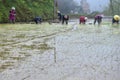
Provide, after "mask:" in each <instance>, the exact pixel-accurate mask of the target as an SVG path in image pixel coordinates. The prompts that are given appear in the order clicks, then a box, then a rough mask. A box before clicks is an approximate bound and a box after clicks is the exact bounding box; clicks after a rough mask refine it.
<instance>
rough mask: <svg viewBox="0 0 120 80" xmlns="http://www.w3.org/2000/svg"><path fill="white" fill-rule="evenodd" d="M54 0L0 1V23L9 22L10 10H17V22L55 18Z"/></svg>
mask: <svg viewBox="0 0 120 80" xmlns="http://www.w3.org/2000/svg"><path fill="white" fill-rule="evenodd" d="M53 4H54V1H53V0H0V22H8V21H9V20H8V18H9V10H10V9H11V7H12V6H14V7H15V8H16V21H20V22H27V21H31V20H33V18H34V17H35V16H41V17H42V18H43V19H51V18H53Z"/></svg>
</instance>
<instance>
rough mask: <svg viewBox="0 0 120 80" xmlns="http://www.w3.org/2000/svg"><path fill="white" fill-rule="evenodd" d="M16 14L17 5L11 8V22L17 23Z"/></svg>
mask: <svg viewBox="0 0 120 80" xmlns="http://www.w3.org/2000/svg"><path fill="white" fill-rule="evenodd" d="M15 16H16V11H15V7H12V8H11V10H10V11H9V20H10V22H11V23H15Z"/></svg>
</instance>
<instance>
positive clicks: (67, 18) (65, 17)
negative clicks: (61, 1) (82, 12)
mask: <svg viewBox="0 0 120 80" xmlns="http://www.w3.org/2000/svg"><path fill="white" fill-rule="evenodd" d="M68 20H69V16H68V15H63V16H62V24H64V22H65V23H66V24H68Z"/></svg>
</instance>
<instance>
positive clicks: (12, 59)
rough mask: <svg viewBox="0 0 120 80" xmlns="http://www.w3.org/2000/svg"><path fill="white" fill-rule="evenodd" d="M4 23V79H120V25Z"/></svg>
mask: <svg viewBox="0 0 120 80" xmlns="http://www.w3.org/2000/svg"><path fill="white" fill-rule="evenodd" d="M3 26H5V27H4V28H3V27H2V29H1V34H0V35H1V38H0V43H1V44H0V80H119V79H120V54H119V53H120V43H119V42H120V29H119V26H118V27H115V26H114V27H112V26H111V25H110V24H106V23H104V24H103V25H101V26H97V25H95V26H94V25H89V24H86V25H79V24H78V23H75V22H74V21H72V22H70V24H69V25H61V24H57V25H56V24H52V25H49V24H47V23H44V24H42V25H34V24H32V25H24V26H27V27H25V28H24V27H20V26H21V25H18V27H16V25H10V27H6V25H3ZM7 26H8V25H7ZM11 28H12V29H11Z"/></svg>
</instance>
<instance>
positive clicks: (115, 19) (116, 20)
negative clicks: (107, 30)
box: [112, 15, 120, 24]
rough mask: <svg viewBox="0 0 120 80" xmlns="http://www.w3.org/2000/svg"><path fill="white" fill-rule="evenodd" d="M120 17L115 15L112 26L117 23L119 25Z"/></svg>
mask: <svg viewBox="0 0 120 80" xmlns="http://www.w3.org/2000/svg"><path fill="white" fill-rule="evenodd" d="M119 20H120V16H119V15H114V16H113V19H112V24H114V23H117V24H119Z"/></svg>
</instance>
